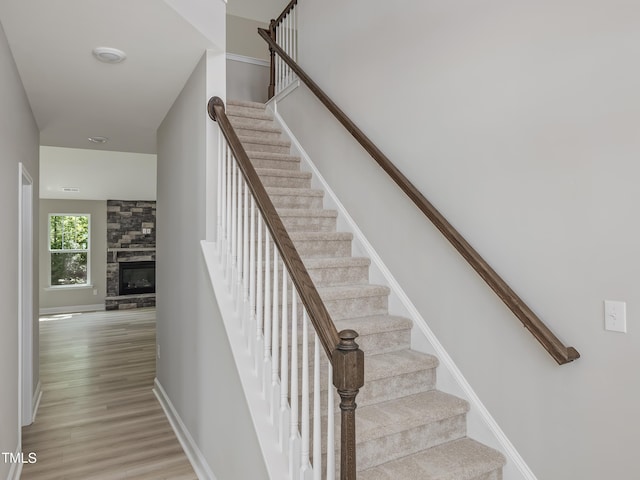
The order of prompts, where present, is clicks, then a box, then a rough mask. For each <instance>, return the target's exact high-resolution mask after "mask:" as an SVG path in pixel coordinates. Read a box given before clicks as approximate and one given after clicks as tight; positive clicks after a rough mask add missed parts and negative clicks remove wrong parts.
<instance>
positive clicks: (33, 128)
mask: <svg viewBox="0 0 640 480" xmlns="http://www.w3.org/2000/svg"><path fill="white" fill-rule="evenodd" d="M0 105H2V109H0V205H2V213H3V218H2V225H3V233H2V235H0V251H1V252H2V253H3V256H4V260H3V262H2V268H0V304H1V305H2V314H0V332H1V333H0V365H1V366H2V367H1V368H0V385H2V387H1V388H0V452H15V451H16V449H17V448H18V446H19V445H18V442H19V423H20V422H19V418H18V388H19V381H18V180H19V178H18V163H19V162H22V163H23V164H24V166H25V167H26V169H27V170H28V172H29V174H30V175H31V177H32V178H33V181H34V189H33V190H34V192H37V191H38V143H39V133H38V126H37V125H36V122H35V120H34V117H33V114H32V112H31V108H30V106H29V102H28V101H27V97H26V94H25V92H24V89H23V87H22V82H21V81H20V77H19V75H18V71H17V69H16V66H15V63H14V61H13V57H12V55H11V51H10V50H9V46H8V44H7V39H6V37H5V34H4V30H3V29H2V26H1V25H0ZM33 200H34V205H35V206H34V208H35V212H34V213H35V215H34V216H35V218H34V227H33V228H34V231H33V235H34V239H36V238H38V223H37V218H38V211H37V210H38V206H37V205H38V203H37V201H36V198H34V199H33ZM34 244H36V245H37V243H36V242H34ZM34 250H35V248H34ZM33 263H34V265H33V278H34V302H33V304H34V308H33V311H34V312H37V311H38V310H37V305H38V291H37V278H38V276H37V272H38V256H37V250H36V251H35V252H34V262H33ZM34 330H35V344H34V367H35V371H34V384H35V383H37V381H38V377H39V374H38V354H37V352H38V336H37V332H38V323H37V316H36V315H34ZM10 470H11V465H9V464H6V463H4V461H3V460H2V459H0V478H7V476H8V475H9V472H10Z"/></svg>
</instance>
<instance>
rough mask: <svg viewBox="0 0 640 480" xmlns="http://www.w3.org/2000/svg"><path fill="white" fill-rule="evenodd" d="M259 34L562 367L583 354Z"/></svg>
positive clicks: (266, 36) (265, 33) (266, 33)
mask: <svg viewBox="0 0 640 480" xmlns="http://www.w3.org/2000/svg"><path fill="white" fill-rule="evenodd" d="M258 33H259V34H260V36H261V37H262V38H263V39H264V40H265V41H266V42H267V43H268V44H269V49H271V50H272V51H273V52H275V53H277V54H278V55H279V56H280V58H282V60H284V62H285V63H286V64H287V65H289V67H291V69H292V70H293V71H294V72H295V73H296V74H297V75H298V78H300V80H302V81H303V82H304V83H305V84H306V85H307V87H308V88H309V90H311V92H313V94H314V95H315V96H316V97H318V99H319V100H320V101H321V102H322V103H323V104H324V105H325V106H326V107H327V109H329V111H330V112H331V113H332V114H333V115H334V116H335V117H336V119H337V120H338V121H339V122H340V123H341V124H342V125H343V126H344V127H345V128H346V129H347V130H348V131H349V133H351V135H353V137H354V138H355V139H356V140H357V141H358V143H360V145H362V147H363V148H364V149H365V150H366V151H367V152H368V153H369V155H371V157H372V158H373V159H374V160H375V161H376V162H377V163H378V165H380V167H382V169H383V170H384V171H385V172H387V174H388V175H389V176H390V177H391V178H392V180H393V181H394V182H395V183H396V184H397V185H398V186H399V187H400V188H401V189H402V191H403V192H404V193H406V194H407V196H408V197H409V198H410V199H411V200H412V201H413V203H415V205H416V206H417V207H418V208H419V209H420V211H422V213H424V214H425V216H426V217H427V218H428V219H429V220H431V222H432V223H433V224H434V225H435V227H436V228H437V229H438V230H440V232H441V233H442V234H443V235H444V236H445V238H446V239H447V240H449V242H450V243H451V244H452V245H453V247H454V248H455V249H456V250H457V251H458V252H459V253H460V254H461V255H462V256H463V257H464V258H465V259H466V260H467V262H468V263H469V264H470V265H471V267H473V269H474V270H475V271H476V272H477V273H478V274H479V275H480V276H481V277H482V279H483V280H484V281H485V282H486V283H487V285H489V287H490V288H491V289H492V290H493V291H494V292H495V293H496V294H497V295H498V296H499V297H500V298H501V299H502V301H503V302H504V303H505V304H506V305H507V307H509V309H511V311H512V312H513V313H514V315H515V316H516V317H518V319H519V320H520V321H521V322H522V324H523V325H524V327H525V328H526V329H527V330H529V331H530V332H531V333H532V334H533V336H534V337H535V338H536V339H537V340H538V342H540V344H541V345H542V346H543V347H544V348H545V349H546V350H547V351H548V352H549V354H550V355H551V356H552V357H553V358H554V360H555V361H556V362H558V364H560V365H564V364H565V363H569V362H571V361H573V360H575V359H577V358H580V354H579V353H578V351H577V350H576V349H575V348H573V347H566V346H565V345H564V344H563V343H562V342H561V341H560V340H559V339H558V337H556V336H555V335H554V333H553V332H552V331H551V330H549V328H548V327H547V326H546V325H545V324H544V322H543V321H542V320H540V318H538V316H537V315H536V314H535V313H534V312H533V311H532V310H531V309H530V308H529V307H528V306H527V305H526V304H525V303H524V301H523V300H522V299H521V298H520V297H519V296H518V295H517V294H516V293H515V292H514V291H513V290H512V289H511V287H509V285H507V283H506V282H505V281H504V280H503V279H502V278H501V277H500V276H499V275H498V274H497V273H496V272H495V270H494V269H493V268H491V266H490V265H489V264H488V263H487V262H486V261H485V260H484V259H483V258H482V257H481V256H480V254H479V253H478V252H477V251H476V250H475V249H474V248H473V247H472V246H471V245H470V244H469V242H467V241H466V240H465V239H464V237H463V236H462V235H461V234H460V233H459V232H458V231H457V230H456V229H455V228H454V227H453V225H451V224H450V223H449V221H448V220H447V219H446V218H445V217H444V216H443V215H442V214H441V213H440V212H439V211H438V210H437V209H436V208H435V207H434V206H433V205H432V204H431V202H429V200H427V199H426V198H425V196H424V195H422V193H420V191H419V190H418V189H417V188H416V187H415V185H413V184H412V183H411V182H410V181H409V179H408V178H407V177H405V176H404V175H403V173H402V172H401V171H400V170H398V168H397V167H396V166H395V165H394V164H393V163H392V162H391V160H389V158H387V156H386V155H385V154H384V153H382V151H380V149H379V148H378V147H377V146H376V145H375V144H374V143H373V142H372V141H371V140H370V139H369V137H367V136H366V135H365V134H364V132H363V131H362V130H360V129H359V128H358V127H357V125H356V124H355V123H353V121H351V119H350V118H349V117H348V116H347V115H346V114H345V113H344V112H343V111H342V110H341V109H340V108H339V107H338V106H337V105H336V104H335V103H334V102H333V101H332V100H331V99H330V98H329V96H328V95H327V94H326V93H324V91H322V89H321V88H320V87H319V86H318V85H317V84H316V83H315V82H314V81H313V80H312V79H311V78H310V77H309V75H307V73H306V72H305V71H304V70H303V69H302V68H300V66H299V65H298V64H297V63H296V62H295V61H294V60H293V59H292V58H291V57H290V56H289V55H287V54H286V52H285V51H284V50H283V49H282V48H280V46H279V45H278V44H277V43H276V42H274V41H273V40H272V38H271V37H270V35H269V31H268V30H265V29H262V28H259V29H258Z"/></svg>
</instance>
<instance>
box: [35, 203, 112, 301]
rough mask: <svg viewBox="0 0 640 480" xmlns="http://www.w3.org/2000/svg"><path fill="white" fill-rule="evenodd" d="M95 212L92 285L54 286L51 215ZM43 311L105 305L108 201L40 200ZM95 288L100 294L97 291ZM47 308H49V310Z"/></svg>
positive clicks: (92, 220)
mask: <svg viewBox="0 0 640 480" xmlns="http://www.w3.org/2000/svg"><path fill="white" fill-rule="evenodd" d="M52 213H69V214H73V213H77V214H89V215H91V220H90V222H91V225H90V229H91V237H90V250H91V257H90V258H91V261H90V269H91V287H72V288H57V289H55V288H54V289H52V288H50V286H49V284H50V279H49V275H50V267H49V261H50V258H49V236H48V231H49V215H50V214H52ZM40 232H41V233H40V238H39V241H38V244H39V245H40V266H41V267H42V268H40V276H39V278H40V310H43V309H50V308H60V307H77V306H94V305H102V306H103V307H104V297H105V295H106V290H107V202H106V201H104V200H46V199H45V200H40ZM94 289H95V290H96V293H95V294H94ZM45 311H46V310H45Z"/></svg>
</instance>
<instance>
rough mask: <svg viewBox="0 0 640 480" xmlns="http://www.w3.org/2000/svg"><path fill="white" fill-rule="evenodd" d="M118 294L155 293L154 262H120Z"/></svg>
mask: <svg viewBox="0 0 640 480" xmlns="http://www.w3.org/2000/svg"><path fill="white" fill-rule="evenodd" d="M119 267H120V273H119V280H120V281H119V285H120V286H119V294H120V295H138V294H141V293H155V291H156V262H154V261H148V262H120V265H119Z"/></svg>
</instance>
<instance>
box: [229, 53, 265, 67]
mask: <svg viewBox="0 0 640 480" xmlns="http://www.w3.org/2000/svg"><path fill="white" fill-rule="evenodd" d="M227 60H232V61H234V62H242V63H250V64H251V65H259V66H261V67H269V66H271V63H269V61H268V60H262V59H261V58H255V57H247V56H245V55H236V54H235V53H227Z"/></svg>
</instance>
